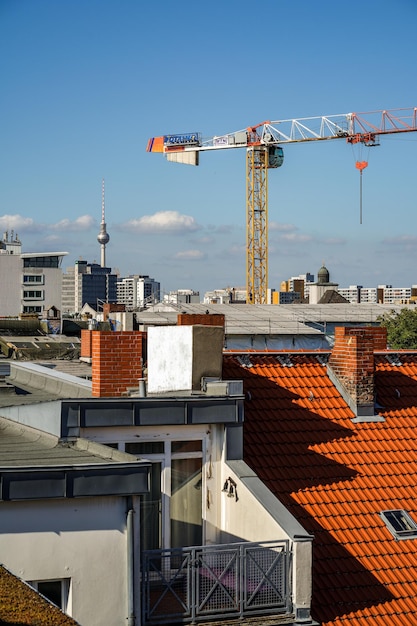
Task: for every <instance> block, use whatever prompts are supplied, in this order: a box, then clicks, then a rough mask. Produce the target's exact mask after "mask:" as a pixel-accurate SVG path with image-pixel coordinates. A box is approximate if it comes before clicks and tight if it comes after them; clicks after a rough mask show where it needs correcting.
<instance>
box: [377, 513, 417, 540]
mask: <svg viewBox="0 0 417 626" xmlns="http://www.w3.org/2000/svg"><path fill="white" fill-rule="evenodd" d="M381 517H382V519H383V520H384V522H385V523H386V525H387V526H388V529H389V530H390V531H391V533H392V534H393V535H394V537H395V538H396V539H409V538H410V537H417V524H416V522H415V521H414V520H413V519H412V518H411V517H410V515H409V514H408V513H407V511H404V510H403V509H392V510H390V511H381Z"/></svg>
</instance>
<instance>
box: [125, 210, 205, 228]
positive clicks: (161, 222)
mask: <svg viewBox="0 0 417 626" xmlns="http://www.w3.org/2000/svg"><path fill="white" fill-rule="evenodd" d="M200 228H201V227H200V226H199V224H197V222H196V221H195V219H194V218H193V217H192V216H191V215H183V214H181V213H178V211H158V212H157V213H154V214H153V215H143V216H142V217H140V218H139V219H133V220H129V221H128V222H126V223H125V224H123V225H122V229H123V230H130V231H132V230H133V231H136V232H147V233H182V232H195V231H196V230H199V229H200Z"/></svg>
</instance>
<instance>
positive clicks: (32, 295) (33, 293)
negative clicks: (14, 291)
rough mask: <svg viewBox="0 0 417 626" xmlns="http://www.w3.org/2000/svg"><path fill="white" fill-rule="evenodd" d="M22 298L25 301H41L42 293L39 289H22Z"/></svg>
mask: <svg viewBox="0 0 417 626" xmlns="http://www.w3.org/2000/svg"><path fill="white" fill-rule="evenodd" d="M23 298H24V299H25V300H43V291H41V290H40V289H24V290H23Z"/></svg>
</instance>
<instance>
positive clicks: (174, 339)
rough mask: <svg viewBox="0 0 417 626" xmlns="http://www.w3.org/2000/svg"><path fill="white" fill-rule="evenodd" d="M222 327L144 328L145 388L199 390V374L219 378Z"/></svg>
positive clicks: (149, 389) (152, 389)
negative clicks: (146, 369)
mask: <svg viewBox="0 0 417 626" xmlns="http://www.w3.org/2000/svg"><path fill="white" fill-rule="evenodd" d="M223 336H224V331H223V328H222V327H219V326H200V325H199V326H161V327H157V326H153V327H150V328H149V329H148V392H149V393H166V392H169V391H191V390H200V388H201V378H202V377H203V376H213V377H216V378H221V374H222V351H223Z"/></svg>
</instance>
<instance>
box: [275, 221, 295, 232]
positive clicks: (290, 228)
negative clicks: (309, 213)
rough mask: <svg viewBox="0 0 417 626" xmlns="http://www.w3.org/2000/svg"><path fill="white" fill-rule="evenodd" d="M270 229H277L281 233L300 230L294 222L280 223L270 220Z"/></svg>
mask: <svg viewBox="0 0 417 626" xmlns="http://www.w3.org/2000/svg"><path fill="white" fill-rule="evenodd" d="M268 229H269V230H276V231H277V232H280V233H290V232H293V231H295V230H298V228H297V226H295V225H294V224H280V223H279V222H269V224H268Z"/></svg>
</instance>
